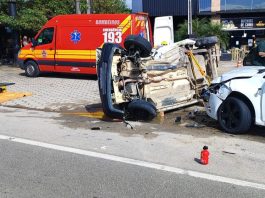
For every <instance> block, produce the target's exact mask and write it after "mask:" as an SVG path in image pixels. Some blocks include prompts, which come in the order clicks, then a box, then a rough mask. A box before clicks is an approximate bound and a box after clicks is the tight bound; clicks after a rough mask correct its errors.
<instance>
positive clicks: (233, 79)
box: [205, 66, 265, 126]
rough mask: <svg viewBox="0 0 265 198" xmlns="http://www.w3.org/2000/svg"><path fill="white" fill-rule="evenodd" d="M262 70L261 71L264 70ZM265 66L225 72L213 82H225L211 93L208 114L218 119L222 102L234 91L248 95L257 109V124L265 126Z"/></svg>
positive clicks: (207, 104) (206, 106)
mask: <svg viewBox="0 0 265 198" xmlns="http://www.w3.org/2000/svg"><path fill="white" fill-rule="evenodd" d="M263 70H264V72H260V73H259V71H263ZM264 76H265V67H256V66H250V67H243V68H239V69H236V70H233V71H231V72H228V73H225V74H223V75H222V76H221V77H218V78H217V79H215V80H214V81H213V83H222V82H223V83H224V84H223V85H222V86H221V87H220V88H219V89H218V91H217V93H210V97H209V101H208V102H206V103H205V108H206V112H207V114H208V115H209V116H210V117H212V118H213V119H215V120H217V113H218V109H219V107H220V105H221V104H222V102H223V101H224V100H225V99H226V98H227V97H228V96H229V95H230V94H231V93H232V92H238V93H240V94H243V95H244V96H246V97H247V98H248V99H249V100H250V102H251V103H252V105H253V107H254V110H255V124H256V125H262V126H265V78H264Z"/></svg>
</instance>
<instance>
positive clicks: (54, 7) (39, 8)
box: [0, 0, 130, 36]
mask: <svg viewBox="0 0 265 198" xmlns="http://www.w3.org/2000/svg"><path fill="white" fill-rule="evenodd" d="M0 1H1V3H0V24H2V25H4V26H7V27H10V28H12V29H13V30H16V31H18V32H20V33H27V34H29V35H31V36H33V35H34V34H36V32H37V31H38V30H39V29H40V28H41V27H42V26H43V25H44V24H45V23H46V22H47V21H48V20H49V19H51V18H52V17H54V16H56V15H60V14H75V0H63V1H62V0H16V5H17V16H16V17H15V18H14V17H11V16H9V14H8V1H9V0H0ZM92 2H93V4H92V6H93V10H94V12H95V13H128V12H130V10H129V9H128V8H127V7H126V4H125V3H124V1H123V0H94V1H92ZM80 7H81V12H82V13H86V12H87V0H80Z"/></svg>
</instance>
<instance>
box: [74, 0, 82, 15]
mask: <svg viewBox="0 0 265 198" xmlns="http://www.w3.org/2000/svg"><path fill="white" fill-rule="evenodd" d="M75 13H76V14H81V10H80V0H75Z"/></svg>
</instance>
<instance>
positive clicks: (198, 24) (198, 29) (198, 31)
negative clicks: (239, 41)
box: [175, 18, 229, 46]
mask: <svg viewBox="0 0 265 198" xmlns="http://www.w3.org/2000/svg"><path fill="white" fill-rule="evenodd" d="M192 29H193V33H194V34H195V35H196V36H197V37H203V36H217V37H218V39H219V42H220V44H221V45H222V46H227V45H228V41H229V36H228V33H227V32H225V31H223V30H222V25H221V24H217V23H211V22H210V21H209V20H208V19H206V18H203V19H198V18H196V19H194V20H192ZM187 34H188V22H187V21H185V22H184V23H182V24H180V25H179V26H178V30H177V31H176V34H175V37H176V40H182V39H185V38H187Z"/></svg>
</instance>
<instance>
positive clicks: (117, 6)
mask: <svg viewBox="0 0 265 198" xmlns="http://www.w3.org/2000/svg"><path fill="white" fill-rule="evenodd" d="M92 7H93V11H94V12H95V13H130V12H131V10H130V9H128V7H127V6H126V4H125V2H124V1H123V0H94V1H93V4H92Z"/></svg>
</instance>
